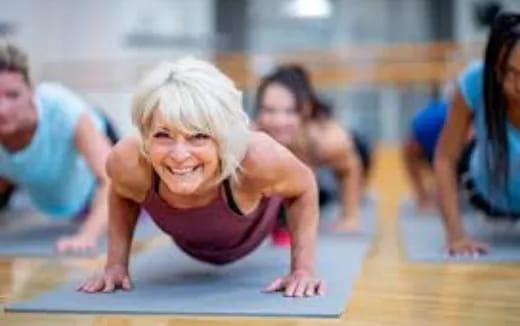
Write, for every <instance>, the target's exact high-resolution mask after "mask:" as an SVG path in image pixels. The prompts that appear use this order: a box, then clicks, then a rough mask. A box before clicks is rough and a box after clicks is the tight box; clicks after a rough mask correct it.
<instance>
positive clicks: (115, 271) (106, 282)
mask: <svg viewBox="0 0 520 326" xmlns="http://www.w3.org/2000/svg"><path fill="white" fill-rule="evenodd" d="M117 289H123V290H125V291H130V290H132V280H131V279H130V275H129V274H128V269H127V268H126V267H124V266H122V265H115V266H110V267H107V268H106V269H105V272H104V273H103V274H102V275H94V276H92V277H90V278H89V279H88V280H86V281H85V282H84V283H83V284H82V285H81V286H80V287H79V288H78V291H81V292H87V293H94V292H113V291H115V290H117Z"/></svg>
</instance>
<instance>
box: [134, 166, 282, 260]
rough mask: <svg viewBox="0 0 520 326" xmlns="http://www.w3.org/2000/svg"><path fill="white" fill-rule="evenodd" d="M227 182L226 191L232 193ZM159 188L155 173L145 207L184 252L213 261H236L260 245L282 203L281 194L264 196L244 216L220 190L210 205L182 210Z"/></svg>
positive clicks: (270, 228)
mask: <svg viewBox="0 0 520 326" xmlns="http://www.w3.org/2000/svg"><path fill="white" fill-rule="evenodd" d="M226 182H228V184H227V186H228V187H227V188H228V189H226V190H227V191H226V192H227V193H228V194H230V195H231V196H232V194H231V191H230V188H229V181H228V180H226V181H225V182H224V184H225V183H226ZM158 189H159V178H158V177H157V175H156V174H155V173H154V177H153V182H152V187H150V190H149V191H148V194H147V196H146V199H145V201H144V202H143V204H142V207H143V208H144V209H145V210H146V211H147V212H148V214H149V215H150V216H151V218H152V219H153V220H154V222H155V224H157V226H158V227H159V228H160V229H161V230H163V231H164V232H165V233H167V234H168V235H169V236H170V237H171V238H172V239H173V241H174V242H175V243H176V244H177V245H178V246H179V247H180V248H181V249H182V250H183V251H184V252H186V253H187V254H188V255H190V256H192V257H194V258H196V259H198V260H201V261H204V262H207V263H212V264H226V263H230V262H233V261H235V260H237V259H240V258H242V257H244V256H246V255H247V254H249V253H251V252H252V251H253V250H254V249H255V248H256V247H258V246H259V245H260V243H261V242H262V241H263V240H264V239H265V238H266V236H267V235H268V234H269V232H270V231H271V230H272V228H273V226H274V224H275V222H276V217H277V215H278V212H279V209H280V206H281V203H282V198H281V197H278V196H275V197H270V198H266V197H264V198H262V199H261V200H260V203H259V204H258V206H257V208H256V209H255V210H254V211H253V212H251V213H249V214H247V215H240V214H238V213H237V212H235V211H233V210H232V209H231V208H230V207H229V204H228V203H227V202H226V199H225V198H224V196H223V195H222V191H219V192H218V196H217V197H216V198H215V199H214V200H213V201H212V202H210V203H209V204H207V205H206V206H202V207H196V208H182V209H180V208H174V207H171V206H170V205H168V203H167V202H166V201H165V200H163V199H162V198H161V197H160V195H159V192H158ZM230 195H228V197H229V196H230ZM228 200H229V201H232V200H233V199H232V198H228Z"/></svg>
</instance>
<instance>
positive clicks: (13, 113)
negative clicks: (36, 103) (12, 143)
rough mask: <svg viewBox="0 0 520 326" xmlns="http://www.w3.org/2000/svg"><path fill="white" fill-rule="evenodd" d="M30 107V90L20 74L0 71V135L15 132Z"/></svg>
mask: <svg viewBox="0 0 520 326" xmlns="http://www.w3.org/2000/svg"><path fill="white" fill-rule="evenodd" d="M31 109H32V91H31V88H30V87H29V85H27V83H26V82H25V80H24V78H23V76H22V74H20V73H18V72H12V71H1V72H0V136H1V135H9V134H11V133H13V132H15V131H16V130H17V129H18V127H19V126H20V124H21V123H22V122H23V121H24V119H25V117H26V116H27V114H29V113H30V112H31V111H30V110H31Z"/></svg>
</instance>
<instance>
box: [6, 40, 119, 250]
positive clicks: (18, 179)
mask: <svg viewBox="0 0 520 326" xmlns="http://www.w3.org/2000/svg"><path fill="white" fill-rule="evenodd" d="M104 129H105V122H104V120H103V119H102V117H101V116H100V115H99V114H97V113H96V112H95V111H94V110H93V109H92V108H91V107H90V106H89V105H88V104H87V103H85V102H84V101H83V100H82V99H81V98H79V97H78V96H77V95H76V94H74V93H73V92H71V91H70V90H68V89H67V88H65V87H63V86H61V85H59V84H53V83H41V84H40V85H38V86H37V87H35V88H34V89H33V88H32V86H31V84H30V80H29V72H28V65H27V57H26V55H25V54H24V53H23V52H22V51H21V50H20V49H18V48H17V47H15V46H13V45H11V44H8V43H0V193H1V192H5V191H6V190H8V189H10V188H11V187H12V185H15V186H16V187H20V188H23V189H25V190H26V191H27V193H28V195H29V197H30V198H31V200H32V202H33V203H34V205H35V206H36V207H37V208H38V209H39V210H41V212H42V213H44V214H45V215H47V216H49V217H51V218H53V219H57V220H66V219H72V218H75V217H78V216H79V215H81V214H82V212H85V211H86V210H87V209H88V214H87V215H86V218H85V220H84V223H83V225H82V227H81V228H80V230H79V231H78V233H77V234H75V235H71V236H70V237H66V238H62V239H58V240H57V243H56V246H57V249H58V250H59V251H75V250H84V249H88V248H89V247H92V246H94V245H95V243H96V240H97V238H98V236H99V235H100V234H101V233H102V232H103V231H104V230H105V228H106V224H107V222H106V220H107V208H106V207H107V203H106V202H107V181H106V176H105V172H104V165H105V161H106V157H107V155H108V153H109V151H110V142H109V140H108V138H107V136H105V134H104V132H105V131H104Z"/></svg>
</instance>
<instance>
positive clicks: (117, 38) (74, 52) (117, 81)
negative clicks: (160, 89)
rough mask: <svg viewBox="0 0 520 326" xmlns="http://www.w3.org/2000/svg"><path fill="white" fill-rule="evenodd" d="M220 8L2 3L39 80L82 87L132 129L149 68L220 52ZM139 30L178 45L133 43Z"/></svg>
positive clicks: (179, 0)
mask: <svg viewBox="0 0 520 326" xmlns="http://www.w3.org/2000/svg"><path fill="white" fill-rule="evenodd" d="M213 6H214V1H213V0H189V1H185V0H16V1H14V0H0V8H2V10H1V11H0V21H6V22H11V23H13V24H14V25H15V27H16V30H15V33H14V34H13V35H12V36H11V37H10V39H11V40H13V41H15V42H16V43H18V44H19V45H20V46H22V47H23V48H24V49H25V50H26V51H27V52H28V53H29V55H30V58H31V63H32V70H33V77H34V79H35V80H36V81H38V80H40V79H51V80H54V81H60V82H63V83H65V84H66V85H68V86H69V87H71V88H73V89H75V90H77V91H79V92H81V93H82V94H83V95H85V96H86V97H87V98H88V99H89V100H91V101H93V102H94V103H96V104H98V105H100V106H102V107H103V108H105V109H106V110H107V111H108V113H109V115H111V116H112V117H113V118H114V120H115V121H116V122H117V124H118V126H119V127H120V129H121V130H123V131H125V132H126V131H127V130H128V129H129V124H130V122H129V114H128V106H129V101H130V92H131V90H132V89H133V87H134V85H135V84H136V81H137V80H138V79H139V78H140V76H141V75H142V73H143V70H145V69H146V68H148V67H150V66H151V65H153V64H154V63H156V62H158V61H160V60H165V59H173V58H176V57H179V56H183V55H195V56H198V57H203V58H210V57H211V56H212V55H213V51H212V49H211V43H208V42H211V40H212V39H213V38H214V34H215V31H214V21H213V17H214V14H213ZM131 33H134V34H135V33H141V34H143V33H147V34H153V35H155V36H158V37H160V38H163V39H170V40H173V42H170V43H168V44H163V45H156V46H155V47H150V46H145V47H135V46H130V45H129V44H128V43H127V40H126V37H127V36H128V35H129V34H131ZM176 40H179V42H176ZM208 45H209V46H208Z"/></svg>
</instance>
